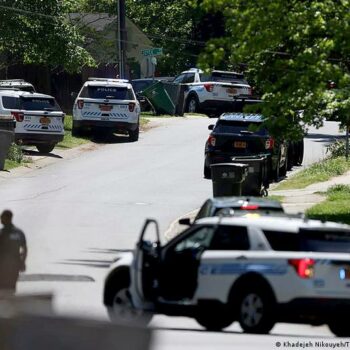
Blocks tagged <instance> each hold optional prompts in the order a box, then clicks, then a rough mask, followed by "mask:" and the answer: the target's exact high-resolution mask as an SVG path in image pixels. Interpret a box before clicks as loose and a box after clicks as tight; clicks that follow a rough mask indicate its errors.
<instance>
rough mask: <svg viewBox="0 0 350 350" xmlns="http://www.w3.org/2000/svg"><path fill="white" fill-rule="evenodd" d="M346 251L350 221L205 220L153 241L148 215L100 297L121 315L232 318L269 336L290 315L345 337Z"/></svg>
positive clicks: (216, 324)
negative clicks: (165, 239)
mask: <svg viewBox="0 0 350 350" xmlns="http://www.w3.org/2000/svg"><path fill="white" fill-rule="evenodd" d="M150 234H154V238H153V239H152V240H148V239H149V238H150V237H149V238H148V239H147V240H146V235H150ZM349 252H350V226H348V225H342V224H337V223H330V222H328V223H323V222H321V221H316V220H306V219H302V218H294V217H293V218H292V217H278V218H277V217H256V218H251V217H250V218H242V217H236V218H234V217H233V218H232V217H211V218H205V219H201V220H198V221H196V222H195V223H194V224H193V225H192V226H191V227H190V228H188V229H187V230H185V231H183V232H182V233H181V234H179V235H178V236H177V237H175V238H173V239H172V240H171V241H169V242H168V243H167V244H165V245H164V246H161V245H160V237H159V229H158V225H157V222H156V221H155V220H147V221H146V223H145V225H144V227H143V230H142V233H141V236H140V239H139V242H138V243H137V246H136V249H135V251H134V252H130V253H124V254H122V255H121V256H120V258H119V260H117V261H116V262H115V263H114V264H113V265H112V267H111V269H110V272H109V274H108V276H107V278H106V281H105V290H104V304H105V305H106V307H107V309H108V312H109V315H110V317H111V319H112V320H118V321H121V320H123V321H125V322H126V321H129V322H130V321H131V320H136V321H142V322H147V321H149V320H150V318H151V317H152V314H153V313H161V314H166V315H176V316H188V317H193V318H195V319H196V320H197V321H198V322H199V324H201V325H202V326H204V327H205V328H206V329H208V330H221V329H223V328H225V327H228V326H229V325H230V324H231V323H232V322H234V321H238V322H239V323H240V326H241V327H242V329H243V330H244V331H245V332H248V333H268V332H269V331H270V330H271V329H272V327H273V326H274V324H275V323H276V322H293V323H308V324H312V325H321V324H328V325H329V327H330V329H331V330H332V331H333V333H334V334H336V335H337V336H350V325H349V323H348V322H347V321H348V315H349V312H350V255H349Z"/></svg>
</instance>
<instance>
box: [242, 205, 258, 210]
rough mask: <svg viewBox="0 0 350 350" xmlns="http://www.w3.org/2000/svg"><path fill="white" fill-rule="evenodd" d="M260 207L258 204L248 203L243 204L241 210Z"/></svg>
mask: <svg viewBox="0 0 350 350" xmlns="http://www.w3.org/2000/svg"><path fill="white" fill-rule="evenodd" d="M258 209H259V206H258V205H252V204H250V205H249V204H247V205H242V206H241V210H258Z"/></svg>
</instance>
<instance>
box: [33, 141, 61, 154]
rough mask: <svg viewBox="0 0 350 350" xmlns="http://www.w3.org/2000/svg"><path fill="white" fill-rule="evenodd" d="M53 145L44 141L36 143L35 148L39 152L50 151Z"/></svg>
mask: <svg viewBox="0 0 350 350" xmlns="http://www.w3.org/2000/svg"><path fill="white" fill-rule="evenodd" d="M55 146H56V144H55V143H44V144H42V145H37V146H36V148H37V149H38V151H39V152H40V153H50V152H51V151H52V150H53V149H54V148H55Z"/></svg>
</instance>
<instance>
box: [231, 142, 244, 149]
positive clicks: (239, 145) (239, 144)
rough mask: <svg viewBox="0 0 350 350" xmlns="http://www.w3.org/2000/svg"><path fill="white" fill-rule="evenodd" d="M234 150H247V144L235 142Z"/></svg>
mask: <svg viewBox="0 0 350 350" xmlns="http://www.w3.org/2000/svg"><path fill="white" fill-rule="evenodd" d="M233 147H234V148H247V142H244V141H235V142H234V143H233Z"/></svg>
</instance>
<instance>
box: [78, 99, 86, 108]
mask: <svg viewBox="0 0 350 350" xmlns="http://www.w3.org/2000/svg"><path fill="white" fill-rule="evenodd" d="M77 104H78V108H79V109H83V107H84V100H78V101H77Z"/></svg>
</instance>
